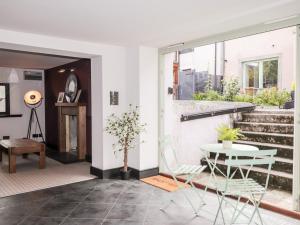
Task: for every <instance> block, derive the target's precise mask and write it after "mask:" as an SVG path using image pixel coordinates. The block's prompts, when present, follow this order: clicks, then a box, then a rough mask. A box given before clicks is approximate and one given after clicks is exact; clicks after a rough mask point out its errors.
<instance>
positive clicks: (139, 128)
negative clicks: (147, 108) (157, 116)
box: [105, 105, 146, 171]
mask: <svg viewBox="0 0 300 225" xmlns="http://www.w3.org/2000/svg"><path fill="white" fill-rule="evenodd" d="M129 106H130V108H129V110H128V111H127V112H124V113H122V114H121V115H120V116H117V115H115V114H111V115H110V116H109V117H108V119H107V125H106V127H105V131H106V132H107V133H109V134H110V135H112V136H115V137H116V138H117V143H115V144H113V148H114V151H115V153H116V151H123V152H124V160H123V161H124V171H127V168H128V151H129V150H130V149H133V148H134V147H135V146H136V145H137V141H138V140H137V139H138V138H137V137H138V136H139V134H140V133H142V132H144V131H145V126H146V124H142V123H140V113H139V107H138V106H136V107H132V106H131V105H129Z"/></svg>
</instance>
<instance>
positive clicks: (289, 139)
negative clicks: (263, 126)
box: [240, 131, 294, 146]
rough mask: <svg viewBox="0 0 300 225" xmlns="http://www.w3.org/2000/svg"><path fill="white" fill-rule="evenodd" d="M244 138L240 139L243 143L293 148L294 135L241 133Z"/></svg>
mask: <svg viewBox="0 0 300 225" xmlns="http://www.w3.org/2000/svg"><path fill="white" fill-rule="evenodd" d="M241 133H242V134H243V135H244V137H242V138H240V139H241V140H243V141H252V142H261V143H270V144H279V145H289V146H293V142H294V135H293V134H278V133H264V132H253V131H241Z"/></svg>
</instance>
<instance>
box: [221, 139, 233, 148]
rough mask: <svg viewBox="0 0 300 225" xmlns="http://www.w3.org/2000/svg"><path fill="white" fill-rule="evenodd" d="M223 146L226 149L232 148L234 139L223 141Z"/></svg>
mask: <svg viewBox="0 0 300 225" xmlns="http://www.w3.org/2000/svg"><path fill="white" fill-rule="evenodd" d="M223 148H224V149H231V148H232V141H223Z"/></svg>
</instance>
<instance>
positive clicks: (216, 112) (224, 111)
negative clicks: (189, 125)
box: [180, 105, 256, 122]
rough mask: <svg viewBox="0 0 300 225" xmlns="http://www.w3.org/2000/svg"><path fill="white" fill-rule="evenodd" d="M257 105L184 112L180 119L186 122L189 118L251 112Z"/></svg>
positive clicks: (195, 118)
mask: <svg viewBox="0 0 300 225" xmlns="http://www.w3.org/2000/svg"><path fill="white" fill-rule="evenodd" d="M255 107H256V106H255V105H253V106H239V107H234V108H226V109H219V110H213V111H208V112H202V113H191V114H182V115H181V118H180V121H181V122H185V121H189V120H197V119H202V118H208V117H213V116H220V115H225V114H231V113H238V112H251V111H253V110H254V109H255Z"/></svg>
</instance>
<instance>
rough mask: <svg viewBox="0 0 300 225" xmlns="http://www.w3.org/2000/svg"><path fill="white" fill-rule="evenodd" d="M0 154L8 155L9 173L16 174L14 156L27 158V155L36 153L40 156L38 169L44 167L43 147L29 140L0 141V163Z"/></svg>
mask: <svg viewBox="0 0 300 225" xmlns="http://www.w3.org/2000/svg"><path fill="white" fill-rule="evenodd" d="M2 152H4V153H6V154H7V155H8V168H9V169H8V170H9V173H15V172H16V156H17V155H23V157H24V158H26V157H27V154H29V153H38V154H39V155H40V160H39V168H40V169H44V168H45V166H46V157H45V145H44V144H43V143H40V142H37V141H34V140H31V139H9V140H1V141H0V161H2Z"/></svg>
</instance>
